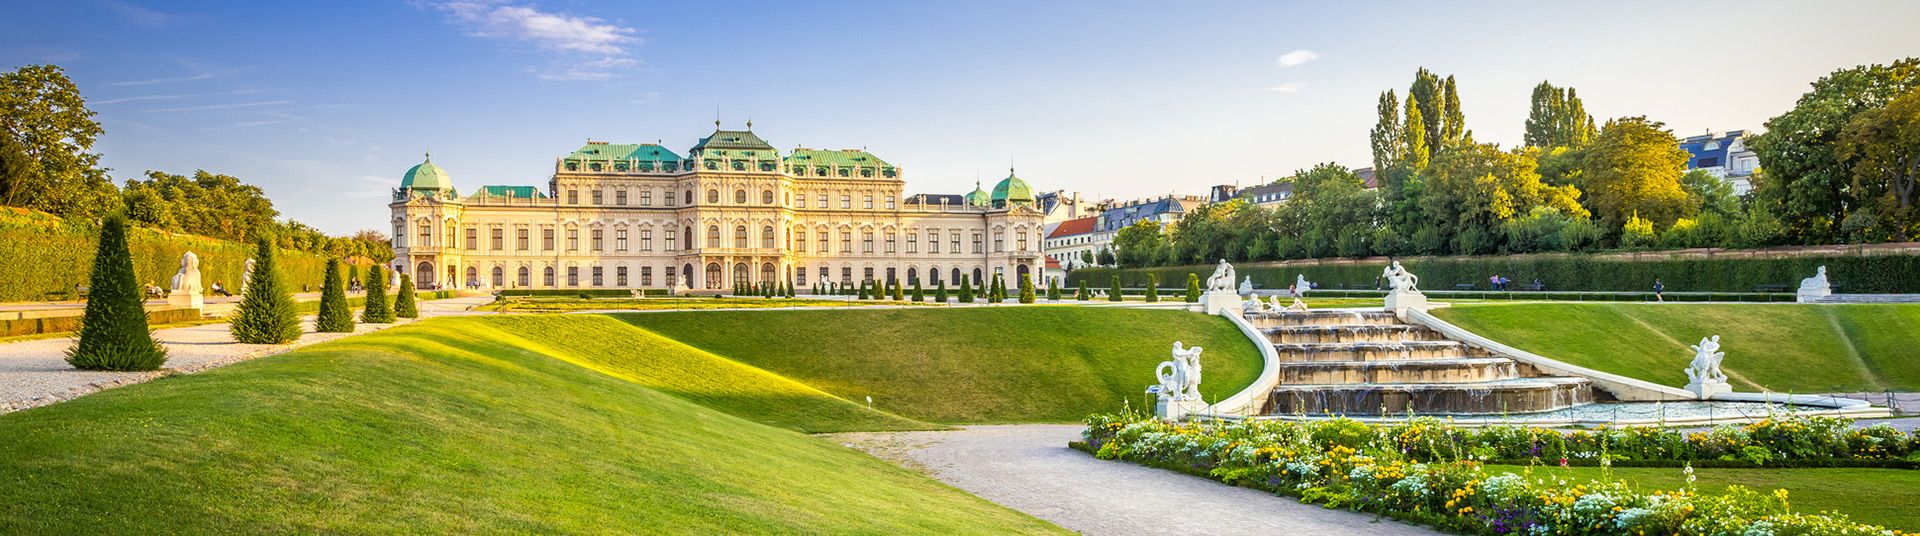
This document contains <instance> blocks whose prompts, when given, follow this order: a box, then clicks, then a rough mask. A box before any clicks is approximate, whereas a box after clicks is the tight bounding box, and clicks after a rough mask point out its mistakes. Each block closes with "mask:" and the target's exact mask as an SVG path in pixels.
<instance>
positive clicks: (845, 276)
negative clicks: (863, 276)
mask: <svg viewBox="0 0 1920 536" xmlns="http://www.w3.org/2000/svg"><path fill="white" fill-rule="evenodd" d="M868 269H869V270H871V269H872V268H868ZM851 284H853V267H851V266H842V267H840V285H841V286H846V285H851Z"/></svg>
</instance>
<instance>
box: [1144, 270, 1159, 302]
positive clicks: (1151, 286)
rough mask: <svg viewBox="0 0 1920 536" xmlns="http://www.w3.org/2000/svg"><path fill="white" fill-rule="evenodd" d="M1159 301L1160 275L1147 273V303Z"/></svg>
mask: <svg viewBox="0 0 1920 536" xmlns="http://www.w3.org/2000/svg"><path fill="white" fill-rule="evenodd" d="M1158 301H1160V276H1157V275H1154V274H1147V303H1153V302H1158Z"/></svg>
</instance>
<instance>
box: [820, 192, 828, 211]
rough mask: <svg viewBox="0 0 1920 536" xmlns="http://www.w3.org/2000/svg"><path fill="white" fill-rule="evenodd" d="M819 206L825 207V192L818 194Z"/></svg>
mask: <svg viewBox="0 0 1920 536" xmlns="http://www.w3.org/2000/svg"><path fill="white" fill-rule="evenodd" d="M820 208H827V194H820Z"/></svg>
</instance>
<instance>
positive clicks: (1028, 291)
mask: <svg viewBox="0 0 1920 536" xmlns="http://www.w3.org/2000/svg"><path fill="white" fill-rule="evenodd" d="M1033 302H1034V296H1033V278H1031V277H1022V278H1020V303H1033Z"/></svg>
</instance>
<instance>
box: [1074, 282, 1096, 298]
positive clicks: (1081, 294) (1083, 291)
mask: <svg viewBox="0 0 1920 536" xmlns="http://www.w3.org/2000/svg"><path fill="white" fill-rule="evenodd" d="M1073 299H1076V300H1080V301H1087V300H1091V299H1093V291H1090V290H1087V280H1085V279H1082V280H1080V290H1079V291H1076V292H1074V293H1073Z"/></svg>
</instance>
